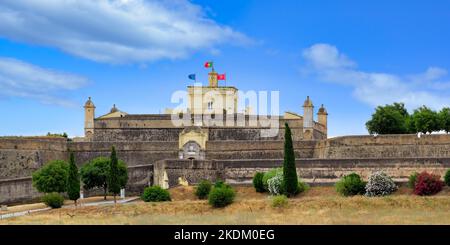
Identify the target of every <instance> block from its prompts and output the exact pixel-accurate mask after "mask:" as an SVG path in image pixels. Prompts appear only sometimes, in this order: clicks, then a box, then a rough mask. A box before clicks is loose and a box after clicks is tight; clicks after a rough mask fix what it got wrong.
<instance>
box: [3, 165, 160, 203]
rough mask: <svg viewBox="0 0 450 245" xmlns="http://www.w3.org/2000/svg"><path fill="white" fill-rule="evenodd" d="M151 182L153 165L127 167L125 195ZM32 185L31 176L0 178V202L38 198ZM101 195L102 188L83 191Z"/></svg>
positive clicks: (141, 189) (18, 201)
mask: <svg viewBox="0 0 450 245" xmlns="http://www.w3.org/2000/svg"><path fill="white" fill-rule="evenodd" d="M151 184H153V165H139V166H132V167H128V183H127V186H126V187H125V190H126V195H128V196H129V195H141V194H142V191H143V190H144V188H145V187H146V186H149V185H151ZM42 195H43V194H42V193H39V192H38V191H37V190H36V189H35V188H34V187H33V185H32V178H31V177H30V176H29V177H22V178H14V179H4V180H0V204H12V203H23V202H30V201H33V200H39V198H40V197H41V196H42ZM95 195H103V189H94V190H89V191H86V190H85V191H84V196H85V197H89V196H95Z"/></svg>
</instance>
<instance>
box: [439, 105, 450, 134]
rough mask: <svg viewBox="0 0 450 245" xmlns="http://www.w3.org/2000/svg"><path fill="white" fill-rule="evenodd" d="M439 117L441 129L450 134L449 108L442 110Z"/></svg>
mask: <svg viewBox="0 0 450 245" xmlns="http://www.w3.org/2000/svg"><path fill="white" fill-rule="evenodd" d="M438 117H439V124H440V129H441V130H444V131H445V132H447V133H449V132H450V108H449V107H444V108H442V110H441V111H440V112H439V115H438Z"/></svg>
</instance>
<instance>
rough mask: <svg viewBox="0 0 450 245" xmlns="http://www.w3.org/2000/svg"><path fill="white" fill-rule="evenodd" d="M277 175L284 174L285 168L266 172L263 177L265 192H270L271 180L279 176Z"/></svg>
mask: <svg viewBox="0 0 450 245" xmlns="http://www.w3.org/2000/svg"><path fill="white" fill-rule="evenodd" d="M277 173H281V174H283V168H274V169H272V170H270V171H269V172H266V173H265V174H264V176H263V185H264V190H266V191H269V183H268V181H269V179H271V178H273V177H275V175H277Z"/></svg>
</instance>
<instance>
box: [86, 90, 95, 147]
mask: <svg viewBox="0 0 450 245" xmlns="http://www.w3.org/2000/svg"><path fill="white" fill-rule="evenodd" d="M94 118H95V105H94V103H93V102H92V100H91V97H89V99H88V100H87V101H86V103H85V104H84V137H86V138H92V136H93V135H94Z"/></svg>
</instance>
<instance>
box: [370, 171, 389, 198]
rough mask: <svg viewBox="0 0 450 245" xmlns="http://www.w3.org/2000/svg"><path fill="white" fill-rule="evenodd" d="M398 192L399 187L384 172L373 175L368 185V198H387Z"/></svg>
mask: <svg viewBox="0 0 450 245" xmlns="http://www.w3.org/2000/svg"><path fill="white" fill-rule="evenodd" d="M396 190H397V185H395V183H394V181H393V180H392V178H391V177H389V176H387V175H386V174H385V173H384V172H382V171H379V172H375V173H373V174H372V175H371V176H370V177H369V182H367V184H366V196H370V197H372V196H386V195H389V194H391V193H393V192H394V191H396Z"/></svg>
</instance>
